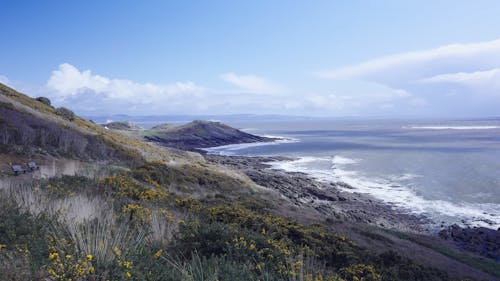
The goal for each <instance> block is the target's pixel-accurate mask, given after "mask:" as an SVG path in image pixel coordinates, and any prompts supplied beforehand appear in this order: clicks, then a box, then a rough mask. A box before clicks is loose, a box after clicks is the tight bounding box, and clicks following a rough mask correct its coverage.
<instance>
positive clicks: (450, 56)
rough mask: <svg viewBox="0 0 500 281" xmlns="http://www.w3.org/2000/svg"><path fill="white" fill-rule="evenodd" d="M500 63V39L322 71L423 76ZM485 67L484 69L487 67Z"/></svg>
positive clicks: (343, 74)
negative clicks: (448, 69) (430, 73)
mask: <svg viewBox="0 0 500 281" xmlns="http://www.w3.org/2000/svg"><path fill="white" fill-rule="evenodd" d="M499 63H500V39H499V40H493V41H485V42H479V43H471V44H452V45H446V46H442V47H438V48H434V49H429V50H424V51H416V52H407V53H400V54H394V55H389V56H384V57H380V58H376V59H372V60H368V61H365V62H362V63H359V64H353V65H349V66H345V67H341V68H337V69H333V70H329V71H322V72H319V73H318V75H319V76H320V77H324V78H335V79H350V78H363V79H367V80H370V79H372V78H373V79H376V80H379V79H380V77H384V76H385V75H387V74H388V73H390V74H398V73H399V74H398V75H397V76H405V75H406V76H410V77H411V76H419V74H422V73H426V72H433V71H440V70H442V69H446V68H454V67H466V68H470V67H472V68H474V67H479V66H484V65H488V64H499ZM483 69H484V68H483Z"/></svg>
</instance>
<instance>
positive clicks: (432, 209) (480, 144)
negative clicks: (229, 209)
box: [208, 119, 500, 229]
mask: <svg viewBox="0 0 500 281" xmlns="http://www.w3.org/2000/svg"><path fill="white" fill-rule="evenodd" d="M230 125H233V126H235V127H238V128H240V129H243V130H244V131H246V132H249V133H253V134H258V135H273V136H281V137H282V138H284V140H281V141H277V142H273V143H259V144H241V145H228V146H223V147H216V148H210V149H208V151H209V153H215V154H222V155H246V156H273V155H281V156H289V157H293V158H294V159H295V160H292V161H281V162H274V163H272V167H273V168H274V169H284V170H287V171H297V172H304V173H307V174H309V175H310V176H312V177H315V178H317V179H318V180H321V181H332V182H345V183H347V184H349V185H351V186H352V187H354V189H346V191H348V192H359V193H366V194H370V195H372V196H374V197H376V198H378V199H380V200H383V201H385V202H387V203H389V204H391V205H392V206H393V208H396V209H398V210H401V211H403V212H408V213H415V214H424V215H426V216H427V217H428V218H430V219H431V220H432V221H433V226H435V227H436V228H439V227H440V226H441V225H449V224H452V223H457V224H459V225H462V226H484V227H489V228H494V229H497V228H499V227H500V120H496V119H489V120H351V121H349V120H321V121H318V120H303V121H293V122H287V121H279V122H240V123H238V122H233V123H231V124H230Z"/></svg>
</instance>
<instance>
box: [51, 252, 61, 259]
mask: <svg viewBox="0 0 500 281" xmlns="http://www.w3.org/2000/svg"><path fill="white" fill-rule="evenodd" d="M58 257H59V254H58V253H50V254H49V259H51V260H53V259H55V258H58Z"/></svg>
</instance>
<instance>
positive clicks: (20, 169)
mask: <svg viewBox="0 0 500 281" xmlns="http://www.w3.org/2000/svg"><path fill="white" fill-rule="evenodd" d="M11 168H12V171H13V172H14V174H15V175H16V176H17V175H19V173H23V174H25V173H26V170H25V169H24V168H23V166H21V165H12V166H11Z"/></svg>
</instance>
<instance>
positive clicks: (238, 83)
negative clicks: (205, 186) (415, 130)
mask: <svg viewBox="0 0 500 281" xmlns="http://www.w3.org/2000/svg"><path fill="white" fill-rule="evenodd" d="M0 11H1V14H2V16H1V17H0V34H1V35H2V41H1V43H0V82H3V83H6V84H8V85H10V86H13V87H15V88H16V89H19V90H21V91H23V92H25V93H27V94H29V95H31V96H40V95H44V96H48V97H50V98H51V99H52V101H53V103H54V104H56V105H63V106H68V107H70V108H73V109H75V111H77V112H78V113H80V114H85V115H99V114H103V113H111V114H112V113H126V114H135V115H144V114H164V115H169V114H234V113H256V114H290V115H312V116H423V117H430V116H432V117H433V116H441V117H443V116H444V117H462V116H495V115H499V113H498V108H500V82H499V81H500V41H499V39H500V29H499V28H498V27H499V26H500V17H498V15H499V14H500V2H499V1H259V0H256V1H234V0H233V1H126V0H125V1H79V2H77V1H22V0H17V1H14V0H12V1H6V0H0Z"/></svg>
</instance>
